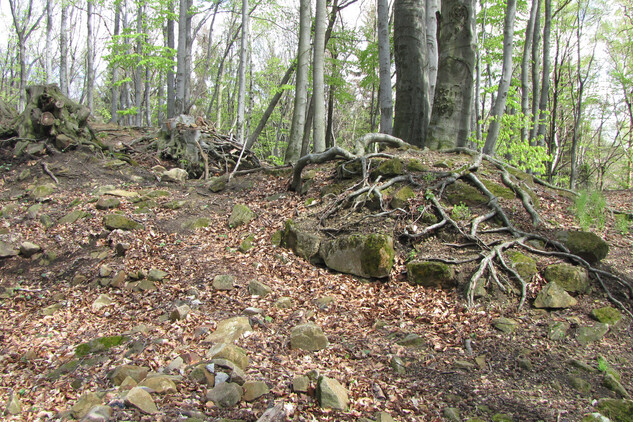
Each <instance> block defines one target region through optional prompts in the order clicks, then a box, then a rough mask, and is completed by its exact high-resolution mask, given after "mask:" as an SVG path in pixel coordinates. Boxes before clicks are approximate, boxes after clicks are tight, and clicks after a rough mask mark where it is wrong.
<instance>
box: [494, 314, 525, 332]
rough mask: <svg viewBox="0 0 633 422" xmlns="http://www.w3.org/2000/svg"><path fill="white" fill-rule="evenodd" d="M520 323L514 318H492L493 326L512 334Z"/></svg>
mask: <svg viewBox="0 0 633 422" xmlns="http://www.w3.org/2000/svg"><path fill="white" fill-rule="evenodd" d="M518 325H519V323H518V322H516V321H515V320H513V319H512V318H505V317H500V318H495V319H493V320H492V326H493V327H495V328H496V329H497V330H499V331H502V332H504V333H507V334H510V333H513V332H514V331H516V329H517V327H518Z"/></svg>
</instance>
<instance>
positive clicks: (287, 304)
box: [273, 296, 294, 309]
mask: <svg viewBox="0 0 633 422" xmlns="http://www.w3.org/2000/svg"><path fill="white" fill-rule="evenodd" d="M273 306H274V307H275V308H279V309H290V308H292V307H293V306H294V303H293V302H292V298H290V297H288V296H282V297H280V298H279V299H277V300H276V301H275V303H273Z"/></svg>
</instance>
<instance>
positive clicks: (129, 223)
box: [103, 214, 143, 230]
mask: <svg viewBox="0 0 633 422" xmlns="http://www.w3.org/2000/svg"><path fill="white" fill-rule="evenodd" d="M103 225H104V226H105V227H106V228H107V229H108V230H116V229H120V230H137V229H142V228H143V225H142V224H141V223H137V222H136V221H134V220H130V219H129V218H127V217H124V216H122V215H120V214H108V215H106V216H105V217H103Z"/></svg>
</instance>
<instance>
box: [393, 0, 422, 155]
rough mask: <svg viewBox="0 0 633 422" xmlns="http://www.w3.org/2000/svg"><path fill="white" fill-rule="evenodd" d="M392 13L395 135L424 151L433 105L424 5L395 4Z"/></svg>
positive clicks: (403, 0) (417, 0)
mask: <svg viewBox="0 0 633 422" xmlns="http://www.w3.org/2000/svg"><path fill="white" fill-rule="evenodd" d="M393 13H394V59H395V63H396V104H395V110H394V114H395V117H394V125H393V132H394V135H395V136H396V137H398V138H400V139H402V140H404V141H405V142H407V143H409V144H412V145H416V146H419V147H423V146H424V145H425V135H426V130H427V127H428V123H429V117H430V116H429V115H430V104H431V103H430V99H429V93H428V86H429V84H428V74H427V72H428V58H427V54H428V50H427V48H426V42H425V40H426V11H425V7H424V1H423V0H395V1H394V4H393Z"/></svg>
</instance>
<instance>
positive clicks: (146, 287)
mask: <svg viewBox="0 0 633 422" xmlns="http://www.w3.org/2000/svg"><path fill="white" fill-rule="evenodd" d="M134 290H135V291H139V292H153V291H156V290H158V289H157V288H156V285H155V284H154V282H153V281H150V280H141V281H139V283H138V284H137V285H136V286H135V287H134Z"/></svg>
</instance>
